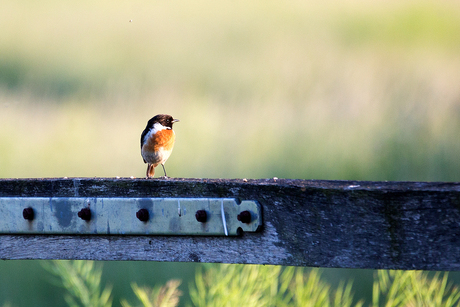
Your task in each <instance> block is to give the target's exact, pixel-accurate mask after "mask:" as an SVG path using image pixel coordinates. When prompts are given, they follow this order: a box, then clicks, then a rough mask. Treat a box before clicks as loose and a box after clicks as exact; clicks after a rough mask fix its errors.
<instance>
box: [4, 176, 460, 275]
mask: <svg viewBox="0 0 460 307" xmlns="http://www.w3.org/2000/svg"><path fill="white" fill-rule="evenodd" d="M18 196H20V197H128V198H129V197H162V198H165V197H219V198H237V199H240V200H257V201H258V202H259V203H260V204H261V205H262V209H263V210H262V211H263V227H262V230H261V231H260V232H256V233H247V234H244V235H243V236H241V237H203V236H199V237H197V236H122V235H85V236H78V235H11V234H3V235H0V258H1V259H90V260H153V261H186V262H219V263H253V264H276V265H295V266H314V267H335V268H372V269H406V270H407V269H423V270H459V268H460V183H443V182H431V183H430V182H364V181H320V180H288V179H262V180H240V179H235V180H222V179H180V178H174V179H150V180H146V179H129V178H121V179H115V178H68V179H67V178H65V179H52V178H50V179H1V180H0V197H18ZM1 218H2V217H1V216H0V219H1Z"/></svg>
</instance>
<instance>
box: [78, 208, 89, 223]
mask: <svg viewBox="0 0 460 307" xmlns="http://www.w3.org/2000/svg"><path fill="white" fill-rule="evenodd" d="M78 217H79V218H81V219H82V220H84V221H89V220H91V210H90V209H89V208H83V209H81V210H80V211H79V212H78Z"/></svg>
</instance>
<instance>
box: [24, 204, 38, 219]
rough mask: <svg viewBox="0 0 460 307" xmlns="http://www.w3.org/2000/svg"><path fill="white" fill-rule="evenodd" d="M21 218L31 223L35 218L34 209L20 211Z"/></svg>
mask: <svg viewBox="0 0 460 307" xmlns="http://www.w3.org/2000/svg"><path fill="white" fill-rule="evenodd" d="M22 217H23V218H24V219H25V220H29V221H32V220H33V219H34V217H35V213H34V209H32V208H30V207H29V208H25V209H24V210H22Z"/></svg>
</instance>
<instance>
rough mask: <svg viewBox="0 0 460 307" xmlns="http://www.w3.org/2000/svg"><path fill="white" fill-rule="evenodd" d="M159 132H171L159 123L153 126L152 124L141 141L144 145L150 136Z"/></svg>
mask: <svg viewBox="0 0 460 307" xmlns="http://www.w3.org/2000/svg"><path fill="white" fill-rule="evenodd" d="M161 130H171V128H169V127H165V126H163V125H162V124H160V123H155V124H153V127H152V128H151V129H150V130H149V132H148V133H147V134H146V135H145V136H144V139H143V140H142V141H143V142H144V143H145V142H147V140H148V139H149V137H151V136H152V135H154V134H155V133H157V132H158V131H161Z"/></svg>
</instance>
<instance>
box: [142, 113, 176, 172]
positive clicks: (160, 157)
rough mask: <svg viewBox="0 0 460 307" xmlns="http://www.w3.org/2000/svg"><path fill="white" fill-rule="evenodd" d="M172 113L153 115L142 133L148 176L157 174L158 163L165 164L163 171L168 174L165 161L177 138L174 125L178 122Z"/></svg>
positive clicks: (143, 155)
mask: <svg viewBox="0 0 460 307" xmlns="http://www.w3.org/2000/svg"><path fill="white" fill-rule="evenodd" d="M178 121H179V120H178V119H174V118H173V117H172V116H171V115H167V114H158V115H156V116H154V117H152V118H151V119H150V120H149V121H148V122H147V127H145V129H144V131H142V134H141V155H142V158H143V159H144V163H147V164H148V165H147V173H146V176H147V178H152V177H153V176H154V175H155V167H157V166H158V164H161V166H163V171H164V173H165V177H167V175H166V169H165V162H166V160H168V158H169V156H170V155H171V152H172V150H173V147H174V141H175V139H176V136H175V133H174V130H173V129H172V126H173V124H174V123H176V122H178Z"/></svg>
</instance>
